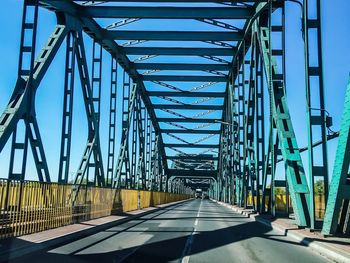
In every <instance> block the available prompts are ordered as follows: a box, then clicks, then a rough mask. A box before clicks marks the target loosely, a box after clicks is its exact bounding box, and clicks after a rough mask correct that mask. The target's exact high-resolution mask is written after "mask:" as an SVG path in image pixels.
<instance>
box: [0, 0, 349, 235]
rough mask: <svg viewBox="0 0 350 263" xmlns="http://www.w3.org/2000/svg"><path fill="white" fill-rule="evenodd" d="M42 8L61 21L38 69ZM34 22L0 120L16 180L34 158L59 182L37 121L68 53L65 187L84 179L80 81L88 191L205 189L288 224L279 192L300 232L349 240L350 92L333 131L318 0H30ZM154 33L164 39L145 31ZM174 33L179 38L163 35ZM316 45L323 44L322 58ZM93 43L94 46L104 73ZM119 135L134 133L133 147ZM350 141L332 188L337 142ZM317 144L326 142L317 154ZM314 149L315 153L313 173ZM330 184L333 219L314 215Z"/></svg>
mask: <svg viewBox="0 0 350 263" xmlns="http://www.w3.org/2000/svg"><path fill="white" fill-rule="evenodd" d="M289 2H294V4H299V5H300V6H301V7H302V13H303V30H302V34H303V38H304V47H305V52H304V53H305V79H306V83H305V86H306V94H307V98H306V103H307V105H306V108H307V120H308V125H307V134H308V142H309V143H308V146H307V147H305V148H300V147H299V145H298V143H297V139H296V136H295V132H294V128H293V122H292V120H291V116H290V113H289V105H288V101H287V96H286V92H287V87H286V69H285V67H286V63H287V62H286V58H285V51H286V48H285V30H286V24H285V5H286V4H287V3H289ZM39 8H44V9H46V10H49V11H51V12H54V13H55V14H56V16H57V26H56V28H55V29H54V32H53V33H52V35H51V36H50V37H49V39H48V41H47V44H46V45H45V46H44V48H42V50H41V52H40V54H39V56H38V57H37V58H35V57H34V56H35V51H36V35H37V27H38V10H39ZM310 10H313V12H311V11H310ZM315 10H316V11H315ZM22 20H23V22H22V31H21V43H20V58H19V66H18V79H17V82H16V85H15V87H14V89H13V94H12V96H11V99H10V101H9V103H8V105H7V108H6V109H5V111H4V112H3V114H2V115H1V118H0V151H1V150H2V149H3V148H4V147H5V145H6V144H7V143H9V144H11V156H10V165H9V167H10V168H9V173H8V179H9V180H25V179H26V177H25V173H26V165H27V155H28V149H30V150H31V151H32V154H33V157H34V160H35V167H36V171H37V175H38V180H39V181H42V182H51V178H52V175H51V174H50V171H49V167H50V165H51V164H48V161H47V158H46V155H45V148H46V145H44V143H43V141H42V139H41V135H40V127H39V124H38V121H37V118H36V111H38V110H42V109H36V107H35V98H36V91H37V89H38V88H39V87H40V82H41V80H42V79H43V77H44V76H45V74H47V71H48V69H49V67H50V64H51V62H52V61H53V60H54V58H55V56H56V54H57V52H58V51H59V49H60V47H61V46H62V44H63V42H65V43H66V50H65V52H66V63H65V72H64V76H62V77H63V78H64V87H63V92H64V102H63V109H62V133H61V134H62V135H61V148H60V149H61V150H60V152H59V153H58V154H59V174H58V182H59V183H61V184H67V183H68V174H69V170H70V169H71V167H70V159H71V147H73V146H74V142H73V141H72V126H73V125H74V123H73V104H74V101H75V100H76V99H77V98H74V93H75V90H76V89H77V87H75V86H76V85H75V84H74V76H75V74H76V73H77V74H78V75H79V78H80V84H81V89H82V90H81V92H82V94H83V98H82V101H83V103H84V106H85V112H86V118H87V129H88V136H87V138H86V140H87V142H86V147H85V150H84V152H83V153H82V155H81V161H80V164H79V167H78V168H77V171H76V174H75V179H74V185H75V186H76V187H75V193H76V194H77V193H78V192H79V189H80V187H81V186H82V185H85V184H88V185H94V186H100V187H113V188H128V189H147V190H158V191H177V192H181V191H185V190H186V189H187V191H188V189H189V188H190V187H192V188H196V187H199V186H200V187H203V188H208V189H209V192H210V193H211V195H212V196H213V197H215V198H216V199H218V200H223V201H225V202H229V203H231V204H236V205H239V206H242V207H247V206H248V205H252V207H253V209H254V210H256V211H259V212H261V213H266V212H269V213H272V214H273V215H276V202H275V192H276V189H277V188H281V187H282V188H285V189H286V190H285V195H286V202H287V205H286V211H285V213H291V211H290V210H289V208H290V207H292V209H293V214H294V216H295V220H296V223H297V225H298V226H300V227H310V228H311V229H320V228H321V225H322V222H324V223H323V232H324V234H334V233H336V232H343V233H348V232H349V228H350V227H349V225H350V220H349V199H350V189H349V172H348V169H349V152H350V151H349V145H350V140H349V138H348V136H349V122H350V120H349V116H350V112H349V111H350V109H349V105H350V102H349V96H350V87H348V89H347V95H346V102H345V108H344V116H343V120H342V126H341V130H340V132H339V133H338V132H336V133H330V132H329V127H330V126H331V122H332V121H331V118H330V117H329V116H328V113H327V111H326V108H325V102H324V86H323V69H322V43H321V33H322V30H321V19H320V1H319V0H315V1H310V0H304V1H303V2H302V3H301V2H298V1H294V0H293V1H292V0H289V1H284V0H278V1H267V0H265V1H264V0H262V1H249V0H243V1H242V0H241V1H238V0H234V1H221V0H216V1H209V0H206V1H196V0H192V1H190V0H182V1H181V0H167V1H156V0H153V1H146V0H142V1H137V0H127V1H117V0H106V1H82V0H74V1H73V0H25V1H24V9H23V19H22ZM169 20H170V22H167V21H169ZM189 20H191V21H194V22H195V23H196V25H197V27H196V28H195V29H194V30H188V27H187V23H186V21H189ZM163 22H164V24H163ZM142 23H146V24H147V26H149V27H150V28H156V29H154V30H144V29H143V30H137V29H133V28H137V26H136V25H140V24H142ZM167 25H173V26H174V28H176V30H164V27H166V26H167ZM133 26H135V27H133ZM126 28H132V29H126ZM198 28H207V30H206V31H203V30H198ZM311 34H313V35H314V36H316V37H315V39H316V44H314V45H312V48H310V46H311V45H310V44H309V42H310V36H311ZM85 36H88V37H89V38H90V39H91V40H92V42H93V52H92V61H91V62H89V61H88V59H87V54H86V48H85V41H86V38H85ZM28 40H29V41H28ZM154 43H156V44H154ZM103 52H107V53H108V54H109V55H110V56H111V63H110V65H107V63H105V62H104V61H103V57H104V56H103V55H102V54H103ZM315 58H316V61H317V62H316V63H314V62H313V61H314V60H315ZM164 61H165V62H164ZM193 61H196V63H193ZM310 61H312V63H311V62H310ZM106 66H107V67H109V68H110V91H109V98H108V99H109V108H110V110H109V116H108V119H109V122H108V142H107V143H108V144H107V145H108V147H107V148H108V149H107V155H106V156H107V158H104V155H105V153H103V151H102V147H101V144H102V143H104V142H102V141H101V138H100V130H101V129H103V128H106V127H101V124H100V119H101V86H102V85H101V83H102V82H103V81H105V80H104V76H103V74H102V72H103V71H102V67H106ZM76 70H77V72H76ZM164 72H165V73H164ZM189 83H190V84H191V85H192V86H191V87H189V85H188V84H189ZM79 99H81V98H79ZM118 100H120V101H121V109H119V108H118V105H119V104H118V103H117V101H118ZM265 105H268V107H266V106H265ZM117 116H121V117H122V126H121V127H118V126H117V124H116V118H117ZM116 133H120V134H121V141H120V142H119V141H116ZM338 136H339V146H338V151H337V158H336V163H335V165H334V171H333V177H332V182H331V184H329V182H328V178H329V174H328V166H329V164H328V157H327V156H328V155H327V141H328V140H330V139H333V138H335V137H338ZM316 138H319V139H320V140H319V141H316V143H315V139H316ZM118 144H119V145H120V147H119V152H118V151H117V148H116V145H118ZM303 151H307V152H308V172H307V173H306V172H305V169H304V164H303V163H302V159H301V155H300V154H301V152H303ZM315 156H317V158H316V157H315ZM316 159H317V162H316V161H315V160H316ZM15 160H20V162H15ZM278 163H283V164H284V175H283V176H284V178H285V179H283V180H282V179H281V178H282V177H283V176H282V177H281V176H276V167H277V164H278ZM307 174H308V178H307ZM277 177H278V178H277ZM318 179H322V180H323V182H324V190H325V191H324V193H323V195H324V199H325V204H326V205H325V206H326V212H325V217H324V220H323V219H322V218H321V219H320V218H316V215H315V209H316V208H315V182H316V181H317V180H318ZM328 185H330V188H329V190H328ZM73 198H74V197H73ZM248 199H250V200H251V202H249V201H248ZM289 200H290V201H291V206H290V205H289ZM319 223H321V225H320V224H319Z"/></svg>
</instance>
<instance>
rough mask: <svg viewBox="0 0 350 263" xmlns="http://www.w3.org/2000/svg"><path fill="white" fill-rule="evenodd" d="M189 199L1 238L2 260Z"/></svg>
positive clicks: (60, 242) (73, 238)
mask: <svg viewBox="0 0 350 263" xmlns="http://www.w3.org/2000/svg"><path fill="white" fill-rule="evenodd" d="M188 200H191V199H188ZM188 200H183V201H178V202H172V203H168V204H163V205H158V206H156V207H148V208H144V209H140V210H135V211H131V212H127V213H125V214H124V215H121V216H119V215H113V216H107V217H102V218H97V219H93V220H89V221H84V222H81V223H78V224H73V225H68V226H63V227H58V228H54V229H50V230H46V231H42V232H39V233H34V234H30V235H25V236H20V237H14V238H9V239H5V240H1V241H0V262H7V261H10V260H12V259H15V258H18V257H21V256H24V255H26V254H29V253H33V252H37V251H40V250H43V249H48V248H50V247H53V246H58V245H60V244H64V243H67V242H72V241H74V240H77V239H80V238H83V237H86V236H89V235H92V234H95V233H97V232H99V231H102V230H104V229H108V228H110V227H113V226H116V225H119V224H123V223H125V222H127V221H130V220H133V219H137V218H140V217H142V216H144V215H147V214H150V213H152V212H155V211H159V210H162V209H165V208H168V207H171V206H174V205H178V204H181V203H184V202H186V201H188Z"/></svg>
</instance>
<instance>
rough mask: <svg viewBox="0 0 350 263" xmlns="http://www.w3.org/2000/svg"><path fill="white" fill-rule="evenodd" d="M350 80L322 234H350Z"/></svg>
mask: <svg viewBox="0 0 350 263" xmlns="http://www.w3.org/2000/svg"><path fill="white" fill-rule="evenodd" d="M349 154H350V79H349V82H348V85H347V89H346V94H345V105H344V111H343V116H342V120H341V127H340V134H339V141H338V147H337V151H336V155H335V163H334V167H333V175H332V181H331V185H330V188H329V197H328V202H327V205H326V211H325V217H324V223H323V228H322V233H323V234H324V235H330V234H336V233H342V234H349V233H350V218H349V214H350V209H349V203H350V185H349V180H350V179H349V178H350V175H349V164H350V155H349Z"/></svg>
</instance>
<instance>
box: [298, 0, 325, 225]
mask: <svg viewBox="0 0 350 263" xmlns="http://www.w3.org/2000/svg"><path fill="white" fill-rule="evenodd" d="M310 17H312V18H310ZM303 29H304V56H305V81H306V83H305V86H306V103H307V104H306V112H307V129H308V154H309V189H310V195H309V198H310V200H309V203H310V205H309V213H310V223H311V225H310V228H311V229H315V228H320V227H321V226H320V225H316V221H317V219H316V215H315V209H316V208H315V178H322V180H323V184H324V199H325V204H326V203H327V198H328V184H329V182H328V177H329V176H328V159H327V132H326V129H327V126H328V125H330V123H329V122H330V117H328V116H327V114H326V113H327V111H326V108H325V100H324V87H323V66H322V36H321V1H320V0H315V1H309V0H304V1H303ZM314 34H315V35H316V38H315V41H316V45H311V46H310V38H311V36H314ZM311 61H312V62H311ZM313 94H314V95H316V96H314V95H313ZM319 134H320V136H321V141H322V143H321V146H320V147H318V148H317V149H316V148H315V147H312V145H313V139H314V137H315V136H319ZM315 156H317V159H320V161H315ZM318 156H319V157H320V158H319V157H318ZM321 209H322V208H321ZM318 220H321V221H322V219H320V218H318Z"/></svg>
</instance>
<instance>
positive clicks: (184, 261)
mask: <svg viewBox="0 0 350 263" xmlns="http://www.w3.org/2000/svg"><path fill="white" fill-rule="evenodd" d="M201 206H202V201H201V203H200V205H199V209H198V213H197V216H196V221H195V222H194V225H195V226H196V225H197V224H198V217H199V213H200V211H201ZM195 234H197V229H196V227H193V231H192V233H191V235H190V236H189V237H188V239H187V241H186V244H185V248H184V250H183V252H182V259H181V260H180V262H181V263H188V262H189V261H190V256H189V254H190V252H191V248H192V243H193V237H194V235H195Z"/></svg>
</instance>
